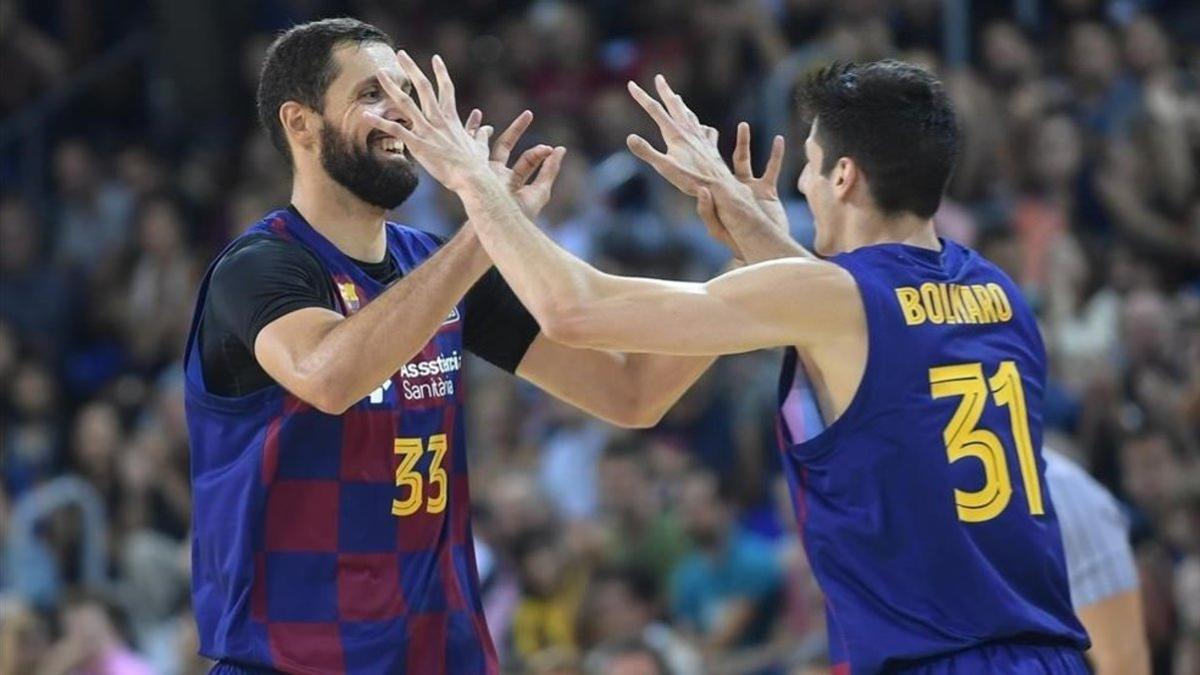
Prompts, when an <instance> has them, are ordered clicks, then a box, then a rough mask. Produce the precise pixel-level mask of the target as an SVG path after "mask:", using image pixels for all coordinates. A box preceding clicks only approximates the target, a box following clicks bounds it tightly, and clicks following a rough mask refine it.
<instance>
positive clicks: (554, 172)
mask: <svg viewBox="0 0 1200 675" xmlns="http://www.w3.org/2000/svg"><path fill="white" fill-rule="evenodd" d="M566 154H567V149H566V148H564V147H563V146H561V145H560V146H558V147H557V148H554V150H553V151H551V153H550V155H549V156H547V157H546V159H545V160H544V161H543V162H542V170H541V171H538V175H537V178H535V179H533V183H532V185H533V186H534V187H539V188H543V187H544V188H545V189H546V194H550V187H551V186H553V185H554V180H555V179H556V178H558V172H559V170H560V169H562V161H563V157H564V156H566Z"/></svg>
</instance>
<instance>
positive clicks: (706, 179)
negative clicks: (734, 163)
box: [626, 75, 732, 197]
mask: <svg viewBox="0 0 1200 675" xmlns="http://www.w3.org/2000/svg"><path fill="white" fill-rule="evenodd" d="M654 85H655V88H656V89H657V90H658V94H659V96H660V97H661V98H662V103H659V101H658V100H656V99H655V98H654V97H653V96H651V95H650V94H648V93H646V91H645V90H644V89H642V88H641V87H639V86H638V85H637V84H636V83H634V82H632V81H631V82H630V83H629V85H628V86H629V93H630V95H631V96H633V100H635V101H637V103H638V105H640V106H642V109H643V110H645V111H646V113H647V114H649V115H650V118H651V119H653V120H654V123H655V124H656V125H658V130H659V132H660V133H662V137H663V140H664V141H666V143H667V151H666V152H659V151H658V150H656V149H655V148H654V146H653V145H651V144H650V142H649V141H647V140H646V139H644V138H642V137H641V136H638V135H637V134H630V135H629V137H628V138H627V139H626V144H627V145H628V146H629V151H630V152H632V153H633V154H634V155H635V156H637V157H638V158H639V159H641V160H642V161H644V162H646V163H647V164H649V165H650V166H651V167H653V168H654V170H655V171H657V172H658V173H659V174H661V175H662V177H663V178H666V179H667V180H668V181H670V183H671V184H672V185H674V186H675V187H677V188H679V189H680V190H681V191H683V192H684V193H685V194H687V195H690V196H692V197H695V196H697V195H698V193H699V189H700V188H701V187H704V186H707V185H710V184H712V183H715V182H718V181H721V180H724V179H727V178H731V177H732V174H730V172H729V167H728V166H726V165H725V160H723V159H721V155H720V153H719V152H718V151H717V133H716V130H715V129H713V128H712V127H706V126H703V125H702V124H700V120H699V119H698V118H697V117H696V114H695V113H694V112H692V111H691V109H690V108H688V107H687V104H686V103H684V102H683V98H681V97H680V96H679V94H676V93H675V92H674V91H673V90H672V89H671V86H670V85H669V84H667V79H666V78H665V77H663V76H662V75H656V76H655V77H654Z"/></svg>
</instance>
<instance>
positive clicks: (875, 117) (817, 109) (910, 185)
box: [799, 59, 958, 218]
mask: <svg viewBox="0 0 1200 675" xmlns="http://www.w3.org/2000/svg"><path fill="white" fill-rule="evenodd" d="M799 102H800V107H801V112H802V114H803V115H804V116H805V118H806V119H808V120H809V121H810V122H812V121H813V120H819V122H818V124H817V141H818V142H819V143H820V145H821V149H822V151H823V152H824V155H825V156H824V161H823V162H822V164H821V175H823V176H824V175H828V174H829V172H830V171H831V170H832V169H833V167H834V166H835V165H836V164H837V161H838V159H840V158H842V157H849V158H851V159H853V160H854V161H855V163H857V164H858V165H859V166H860V167H862V170H863V173H864V174H866V176H867V181H868V184H869V185H870V189H871V196H872V197H873V198H874V200H875V203H876V204H877V205H878V206H879V209H880V210H881V211H883V212H884V213H886V214H889V215H897V214H900V213H904V212H911V213H915V214H916V215H918V216H920V217H922V218H929V217H931V216H933V214H934V212H936V211H937V208H938V204H939V203H940V202H941V199H942V191H943V190H945V188H946V183H947V181H949V180H950V174H951V172H952V171H953V169H954V159H955V155H956V154H957V152H958V123H957V121H956V120H955V117H954V108H953V106H952V105H951V103H950V98H949V97H948V96H947V95H946V91H945V89H944V88H943V87H942V83H941V82H939V81H938V80H937V78H935V77H934V76H933V75H932V74H930V73H929V72H928V71H926V70H924V69H922V68H919V67H917V66H914V65H912V64H910V63H904V62H902V61H895V60H891V59H888V60H885V61H875V62H872V63H865V64H858V63H837V62H835V63H833V64H831V65H829V66H826V67H824V68H820V69H818V70H816V71H814V72H813V73H811V74H810V75H809V76H808V77H807V78H806V79H805V81H804V82H803V83H802V85H801V87H800V91H799Z"/></svg>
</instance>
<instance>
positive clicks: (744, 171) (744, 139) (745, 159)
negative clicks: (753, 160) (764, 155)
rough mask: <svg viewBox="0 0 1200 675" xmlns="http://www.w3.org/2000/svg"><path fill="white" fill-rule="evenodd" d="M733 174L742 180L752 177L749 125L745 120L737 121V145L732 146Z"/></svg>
mask: <svg viewBox="0 0 1200 675" xmlns="http://www.w3.org/2000/svg"><path fill="white" fill-rule="evenodd" d="M733 175H735V176H737V177H738V179H739V180H743V181H746V180H750V179H751V178H753V177H754V173H753V170H752V169H751V168H750V125H749V124H746V123H745V122H739V123H738V126H737V145H735V146H734V148H733Z"/></svg>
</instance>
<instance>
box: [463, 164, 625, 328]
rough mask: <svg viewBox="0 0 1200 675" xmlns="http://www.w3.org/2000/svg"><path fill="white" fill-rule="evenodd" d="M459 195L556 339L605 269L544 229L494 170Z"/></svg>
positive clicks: (504, 270)
mask: <svg viewBox="0 0 1200 675" xmlns="http://www.w3.org/2000/svg"><path fill="white" fill-rule="evenodd" d="M459 197H460V198H461V199H462V201H463V206H464V207H465V208H466V211H467V215H468V216H469V217H470V219H471V222H472V224H473V226H474V228H475V232H476V233H477V235H478V236H479V241H480V243H481V244H482V245H483V248H484V250H486V251H487V254H488V256H489V257H490V258H491V260H492V262H493V263H495V265H496V267H497V268H498V269H499V270H500V273H501V274H503V275H504V278H505V280H507V281H508V284H509V286H511V287H512V289H513V292H514V293H516V295H517V297H518V298H520V300H521V302H522V303H523V304H524V305H525V307H526V308H528V309H529V311H530V313H531V314H533V316H534V318H535V319H537V321H538V324H539V325H541V327H542V331H543V332H544V333H546V335H547V336H549V337H551V338H553V339H557V338H556V337H555V333H556V332H557V331H556V330H555V327H556V326H557V325H558V324H559V323H560V320H561V317H562V316H564V314H565V313H566V312H568V311H570V310H571V309H572V308H574V307H577V306H579V305H580V304H583V303H585V302H586V301H587V299H588V297H589V295H590V294H591V292H592V291H593V290H594V287H595V285H596V281H597V279H598V278H599V277H601V276H603V275H601V274H600V273H599V272H598V271H596V270H595V269H593V268H592V267H590V266H589V265H588V264H587V263H585V262H583V261H581V260H579V259H578V258H576V257H575V256H573V255H571V254H570V253H567V252H566V251H564V250H563V249H562V248H560V247H559V246H558V245H557V244H555V243H554V242H553V241H552V240H551V239H550V238H549V237H547V236H546V235H545V234H544V233H542V232H541V231H540V230H539V229H538V228H537V226H535V225H534V224H533V223H532V222H531V221H530V220H529V218H527V217H526V216H525V214H524V213H522V212H521V209H520V208H519V207H518V206H517V203H516V201H514V200H513V198H512V197H511V196H510V195H509V194H508V191H507V190H505V188H504V186H503V185H502V184H501V183H500V182H499V181H498V180H497V179H495V177H493V176H491V175H490V174H481V175H480V176H479V177H478V179H477V180H474V181H472V182H471V186H470V187H469V188H468V189H464V190H462V191H461V193H460V194H459Z"/></svg>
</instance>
